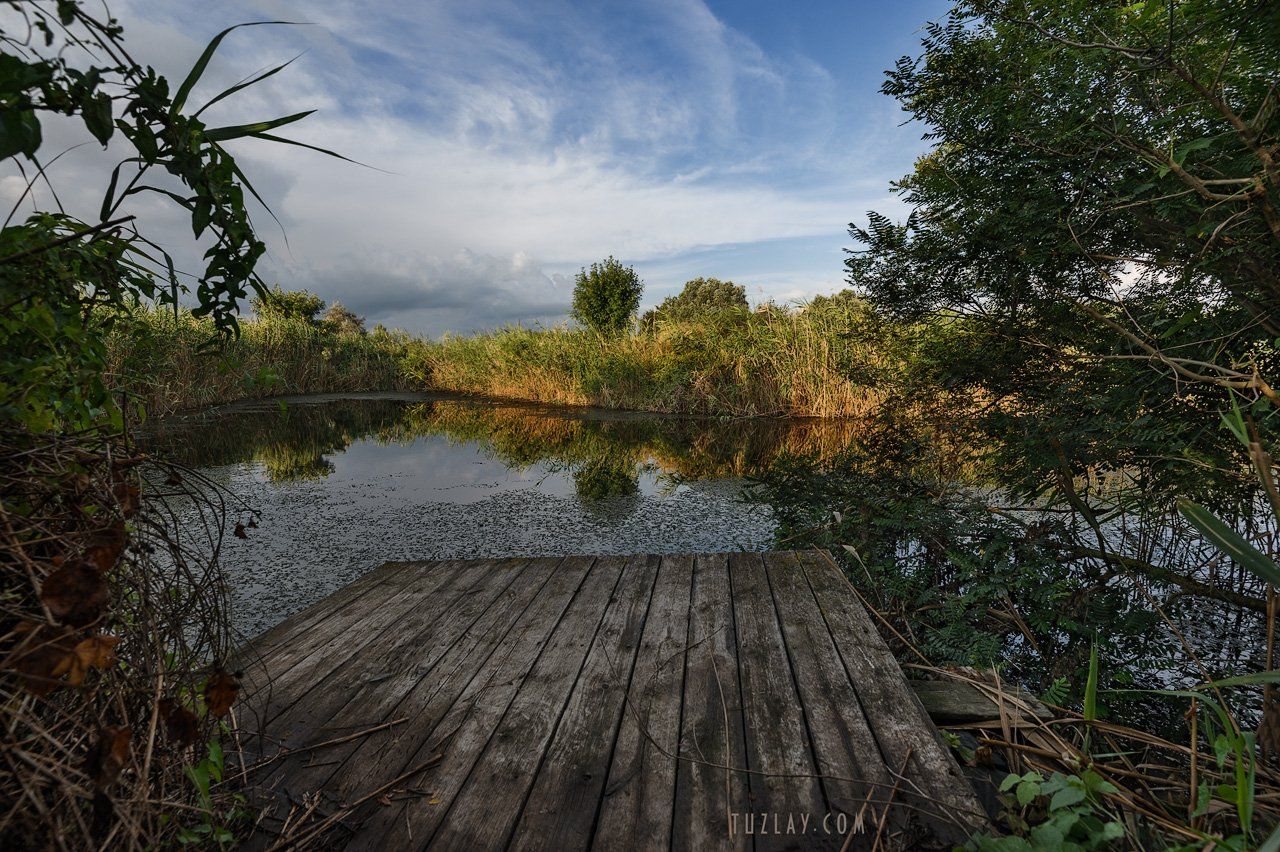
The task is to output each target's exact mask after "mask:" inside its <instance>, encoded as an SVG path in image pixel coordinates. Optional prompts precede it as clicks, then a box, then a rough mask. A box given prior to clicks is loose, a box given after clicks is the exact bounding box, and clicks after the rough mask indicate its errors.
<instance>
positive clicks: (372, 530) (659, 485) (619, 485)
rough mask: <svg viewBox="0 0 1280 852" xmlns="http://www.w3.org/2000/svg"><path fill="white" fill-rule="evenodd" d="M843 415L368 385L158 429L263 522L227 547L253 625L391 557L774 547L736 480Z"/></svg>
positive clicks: (227, 561)
mask: <svg viewBox="0 0 1280 852" xmlns="http://www.w3.org/2000/svg"><path fill="white" fill-rule="evenodd" d="M848 428H849V427H848V426H847V425H842V424H839V423H831V422H822V421H810V420H802V421H785V420H736V421H729V422H726V421H717V420H706V419H690V418H665V417H654V416H649V415H636V414H630V413H619V412H605V411H594V410H566V409H557V408H549V407H542V406H532V405H522V404H511V403H495V402H491V401H478V400H468V399H457V398H447V397H441V396H434V395H419V394H372V395H358V396H342V397H335V396H313V397H292V398H285V399H283V400H271V401H268V402H255V403H246V404H237V405H233V406H225V407H222V408H218V409H213V410H210V411H206V412H202V413H200V414H196V415H189V416H185V417H177V418H171V419H169V420H167V421H165V422H164V423H161V424H159V425H157V426H156V427H155V429H154V433H153V435H152V436H151V437H152V440H154V441H155V442H156V443H158V444H159V445H160V447H161V448H163V449H164V450H165V452H167V453H168V454H169V457H170V458H174V459H175V460H178V461H180V462H181V463H183V464H186V465H187V466H189V467H191V468H194V469H195V470H197V471H199V472H200V473H201V474H203V475H204V476H206V477H208V478H209V479H210V480H212V481H214V482H216V483H217V484H219V485H220V486H222V487H223V488H225V489H226V490H227V491H228V492H230V494H231V495H234V497H235V498H236V499H237V500H239V501H242V503H243V505H241V506H239V507H237V508H236V509H235V510H234V511H233V515H234V517H235V518H237V519H239V520H241V521H243V522H245V523H247V522H248V521H249V520H250V518H253V519H254V520H255V522H256V524H257V526H256V527H250V528H248V529H247V530H246V535H247V538H244V539H240V538H236V537H233V536H230V535H228V536H226V537H225V538H224V540H223V543H222V552H221V561H222V564H223V566H224V569H225V572H226V576H227V580H228V586H229V595H230V603H231V617H232V621H233V624H234V627H235V628H236V629H237V630H238V631H239V632H240V633H241V634H243V635H245V636H253V635H256V634H257V633H259V632H261V631H262V630H265V629H266V628H268V627H270V626H272V625H273V624H275V623H277V622H278V621H280V620H281V619H283V618H284V617H286V616H287V615H289V614H291V613H294V612H297V611H298V610H300V609H303V608H305V607H306V606H308V605H309V604H312V603H314V602H315V601H317V600H319V599H320V598H322V597H324V596H325V595H327V594H329V593H330V592H333V591H335V590H337V589H339V588H341V587H342V586H344V585H346V584H347V583H350V582H351V581H352V580H354V579H356V578H357V577H359V576H360V575H361V574H363V573H365V572H367V571H369V570H371V569H373V568H375V567H377V566H378V565H380V564H382V563H383V562H387V561H391V560H414V559H439V558H450V557H456V558H473V557H493V556H554V555H563V554H568V553H588V554H622V553H643V552H651V553H680V552H684V553H688V552H708V551H725V550H763V549H767V548H769V547H770V546H772V545H773V543H774V531H775V522H774V519H773V517H772V513H771V512H770V510H769V508H768V507H767V506H763V505H760V504H752V503H748V502H745V501H743V500H742V496H743V494H744V491H745V489H746V488H748V487H749V486H748V483H747V482H746V479H745V478H746V477H749V476H750V475H751V474H753V473H756V472H759V471H760V470H762V469H763V468H764V467H765V466H767V465H768V464H770V463H771V462H772V461H773V460H775V459H776V458H777V457H778V456H779V455H781V454H783V453H786V452H789V451H790V452H808V453H814V454H817V455H823V454H825V453H827V452H835V451H837V450H838V449H839V447H840V446H841V444H842V442H843V441H844V440H847V437H848V436H847V434H845V432H846V431H847V429H848Z"/></svg>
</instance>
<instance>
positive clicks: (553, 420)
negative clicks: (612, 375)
mask: <svg viewBox="0 0 1280 852" xmlns="http://www.w3.org/2000/svg"><path fill="white" fill-rule="evenodd" d="M923 428H924V427H923V426H922V425H921V424H920V423H919V422H913V423H911V424H909V425H904V424H903V423H900V422H885V421H882V420H870V419H861V420H853V419H842V420H819V419H798V418H742V419H735V420H717V419H710V418H689V417H654V416H625V417H619V416H600V415H598V414H595V413H590V412H584V411H581V410H574V409H561V410H555V409H548V408H545V407H540V406H533V405H521V404H515V403H496V402H482V401H476V400H465V399H458V400H447V399H446V400H434V401H431V402H424V403H417V404H413V405H405V404H404V403H400V402H395V401H390V400H368V399H364V400H362V399H349V400H341V401H336V402H327V403H323V404H295V405H290V406H287V407H285V408H283V409H274V408H271V409H260V410H248V411H241V412H229V413H225V414H222V415H217V416H212V417H209V418H202V419H197V420H195V421H188V420H174V421H168V422H165V423H161V424H160V425H159V426H158V427H157V428H156V429H155V430H154V431H153V433H152V437H151V440H152V441H153V442H156V443H159V444H161V445H162V446H163V447H164V448H165V451H166V453H168V454H169V456H170V457H173V458H176V459H179V460H181V461H182V462H184V463H186V464H189V465H193V466H214V465H222V464H230V463H234V462H244V461H257V462H260V463H261V464H262V465H263V466H264V468H265V469H266V472H267V475H268V476H269V477H270V478H271V479H273V480H276V481H283V480H290V479H312V478H320V477H323V476H326V475H327V474H328V473H329V472H330V471H331V470H332V465H331V463H330V461H329V460H328V459H327V456H330V455H331V454H333V453H335V452H341V451H342V450H344V449H345V448H346V447H347V446H349V445H350V444H351V443H352V442H353V441H357V440H361V439H370V438H371V439H374V440H378V441H384V442H389V443H402V444H403V443H408V442H410V441H413V440H414V439H416V438H420V437H424V436H428V435H442V436H444V437H446V438H448V439H449V440H452V441H456V442H460V443H461V442H476V443H478V444H479V445H480V446H481V447H483V448H484V450H485V451H486V452H487V453H489V454H491V455H492V456H493V457H495V458H497V459H500V460H501V461H503V462H504V463H506V464H508V465H510V466H512V467H516V468H525V467H528V466H530V465H533V464H537V463H549V464H553V465H559V466H563V467H565V468H571V469H573V470H575V471H577V470H580V469H586V468H591V469H593V470H596V471H598V472H599V471H605V470H611V471H616V470H624V469H625V470H635V469H636V468H637V467H638V466H640V465H643V464H652V465H653V466H654V467H656V468H657V469H658V471H659V472H661V473H664V474H669V475H674V476H677V477H682V478H686V479H698V478H707V477H737V478H741V477H747V476H751V475H754V474H758V473H761V472H763V471H765V470H767V469H769V468H770V467H771V466H773V465H774V464H775V463H777V462H778V461H779V460H781V459H783V458H796V457H803V458H805V459H807V460H809V462H810V463H813V464H816V465H819V466H821V465H823V464H826V463H833V462H835V461H836V460H843V461H847V460H848V459H849V458H850V457H851V455H856V456H858V457H859V458H861V459H864V460H867V461H869V462H870V463H872V464H883V465H899V464H902V463H910V464H921V463H926V456H927V460H928V462H927V463H930V464H933V465H934V466H939V468H940V469H939V472H938V476H940V477H944V478H962V479H972V478H973V475H974V473H975V471H976V470H977V469H978V463H977V462H976V461H975V454H974V453H973V452H972V451H968V450H964V449H963V448H962V447H960V446H959V444H958V441H952V444H955V445H956V446H955V448H954V449H955V451H954V452H953V453H950V454H948V453H943V452H940V448H942V447H943V446H945V444H944V442H941V441H938V440H936V439H933V438H929V439H928V441H929V445H930V446H931V447H932V449H931V451H930V452H928V453H927V454H926V453H923V452H922V453H920V454H919V455H918V456H913V457H912V458H907V459H904V458H903V456H902V452H901V449H900V447H901V445H902V442H903V436H904V435H905V434H906V433H907V432H908V431H909V430H910V429H915V430H921V429H923ZM193 432H195V433H196V439H194V440H193V439H192V438H193V436H192V433H193ZM843 461H842V463H843Z"/></svg>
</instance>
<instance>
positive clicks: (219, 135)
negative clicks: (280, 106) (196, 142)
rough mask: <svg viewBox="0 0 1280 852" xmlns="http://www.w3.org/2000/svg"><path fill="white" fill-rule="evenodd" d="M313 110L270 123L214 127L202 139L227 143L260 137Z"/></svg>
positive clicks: (258, 122) (273, 120)
mask: <svg viewBox="0 0 1280 852" xmlns="http://www.w3.org/2000/svg"><path fill="white" fill-rule="evenodd" d="M313 112H315V110H313V109H309V110H306V111H305V112H295V113H294V114H293V115H286V116H283V117H282V118H273V119H271V120H270V121H255V122H254V123H253V124H233V125H228V126H227V127H214V128H212V129H210V130H206V131H205V133H204V138H206V139H208V140H209V141H210V142H227V141H230V140H232V139H243V138H244V137H245V136H256V137H259V138H261V135H262V134H263V133H264V132H266V131H268V130H275V129H276V128H277V127H284V126H285V125H286V124H293V123H294V122H295V121H302V119H304V118H306V117H307V116H309V115H311V114H312V113H313Z"/></svg>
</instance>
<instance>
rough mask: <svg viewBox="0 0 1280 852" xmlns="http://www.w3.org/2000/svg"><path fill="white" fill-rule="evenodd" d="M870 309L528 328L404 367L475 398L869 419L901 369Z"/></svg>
mask: <svg viewBox="0 0 1280 852" xmlns="http://www.w3.org/2000/svg"><path fill="white" fill-rule="evenodd" d="M882 333H883V328H882V327H881V325H880V323H879V322H878V321H877V319H876V318H875V317H874V316H873V315H872V314H871V312H870V311H869V310H867V309H866V308H865V307H864V306H863V305H861V303H849V304H836V305H823V306H821V307H810V308H806V309H801V310H797V311H790V310H786V309H783V308H778V307H772V306H771V307H767V308H765V309H763V310H758V311H756V312H752V313H748V312H746V311H732V312H721V313H713V314H708V315H707V316H705V317H701V318H697V319H686V320H680V321H659V322H657V323H655V324H653V325H652V326H650V327H649V328H646V329H642V330H640V331H638V332H636V333H631V334H622V335H614V336H610V335H601V334H597V333H595V332H591V331H586V330H577V329H570V328H564V327H561V328H553V329H529V328H523V327H520V326H512V327H508V328H504V329H502V330H500V331H496V332H492V333H488V334H479V335H475V336H471V337H446V338H445V339H443V340H440V341H430V342H422V343H421V344H420V345H417V346H414V347H411V348H410V349H409V351H408V353H407V357H406V361H405V369H406V371H407V373H408V374H409V375H410V376H411V377H412V379H413V380H414V382H415V383H416V384H417V385H419V386H420V387H424V388H430V389H433V390H441V391H451V392H456V393H466V394H475V395H478V396H486V397H494V398H505V399H521V400H529V401H534V402H543V403H553V404H566V405H594V406H601V407H605V408H619V409H633V410H645V411H656V412H662V413H679V414H701V415H717V416H733V417H740V416H759V415H790V416H801V417H863V416H867V415H870V414H871V413H873V412H875V411H876V410H877V409H878V408H879V407H880V405H881V404H882V402H883V401H884V399H885V392H884V391H883V390H882V388H883V387H885V386H887V384H886V382H885V378H886V374H887V373H891V372H892V371H893V370H894V369H895V364H896V360H895V358H894V357H893V355H892V353H891V352H890V351H889V349H890V345H889V340H890V338H889V337H888V336H887V335H883V334H882Z"/></svg>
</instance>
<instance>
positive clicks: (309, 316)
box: [249, 286, 324, 325]
mask: <svg viewBox="0 0 1280 852" xmlns="http://www.w3.org/2000/svg"><path fill="white" fill-rule="evenodd" d="M249 304H250V306H251V307H252V308H253V313H254V314H255V315H256V316H258V317H259V318H262V319H291V320H299V321H301V322H307V323H311V324H313V325H314V324H315V323H317V322H319V318H320V312H321V311H323V310H324V299H321V298H320V297H319V296H317V295H316V294H315V293H312V292H311V291H310V290H283V289H281V288H280V287H279V286H276V287H273V288H272V289H270V290H268V291H266V292H264V293H262V294H260V295H255V296H254V297H253V298H252V299H251V300H250V302H249Z"/></svg>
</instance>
